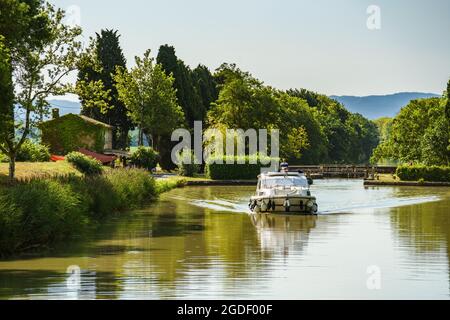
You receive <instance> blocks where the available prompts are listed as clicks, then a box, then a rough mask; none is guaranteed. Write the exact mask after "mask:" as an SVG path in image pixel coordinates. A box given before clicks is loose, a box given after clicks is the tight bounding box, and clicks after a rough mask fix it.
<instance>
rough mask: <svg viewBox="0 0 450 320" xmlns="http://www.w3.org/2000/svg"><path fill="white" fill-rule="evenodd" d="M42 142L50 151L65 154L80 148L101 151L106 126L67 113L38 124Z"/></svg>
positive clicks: (103, 144)
mask: <svg viewBox="0 0 450 320" xmlns="http://www.w3.org/2000/svg"><path fill="white" fill-rule="evenodd" d="M39 128H40V129H41V131H42V136H41V140H42V143H44V144H46V145H49V146H50V149H51V152H52V153H55V154H60V155H65V154H67V153H69V152H72V151H77V150H79V149H80V148H86V149H89V150H93V151H96V152H102V151H103V148H104V146H105V131H106V128H105V127H104V125H101V124H94V123H91V122H87V121H85V120H83V119H82V118H80V116H78V115H74V114H68V115H65V116H62V117H60V118H57V119H54V120H52V121H47V122H43V123H41V124H40V125H39Z"/></svg>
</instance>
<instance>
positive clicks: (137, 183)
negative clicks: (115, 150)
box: [104, 169, 158, 211]
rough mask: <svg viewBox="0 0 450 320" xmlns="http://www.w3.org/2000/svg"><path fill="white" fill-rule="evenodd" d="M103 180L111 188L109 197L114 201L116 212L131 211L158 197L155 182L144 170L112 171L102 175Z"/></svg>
mask: <svg viewBox="0 0 450 320" xmlns="http://www.w3.org/2000/svg"><path fill="white" fill-rule="evenodd" d="M104 178H105V179H106V181H108V183H109V184H110V185H111V186H112V195H111V197H112V198H113V199H115V201H116V208H115V209H116V210H119V211H124V210H129V209H133V208H136V207H138V206H141V205H143V204H145V203H149V202H151V201H152V200H155V198H156V197H157V196H158V194H157V192H156V186H155V180H154V179H153V177H152V176H151V175H150V174H149V173H148V172H147V171H145V170H139V169H123V170H120V169H119V170H112V171H110V172H107V173H106V174H104Z"/></svg>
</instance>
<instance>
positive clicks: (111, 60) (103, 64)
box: [78, 29, 133, 149]
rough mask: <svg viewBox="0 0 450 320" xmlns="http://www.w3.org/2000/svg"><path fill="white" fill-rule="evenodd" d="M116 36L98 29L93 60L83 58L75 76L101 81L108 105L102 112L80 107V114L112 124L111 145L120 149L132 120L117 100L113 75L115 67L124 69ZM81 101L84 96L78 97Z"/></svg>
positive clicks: (113, 33) (112, 31) (126, 144)
mask: <svg viewBox="0 0 450 320" xmlns="http://www.w3.org/2000/svg"><path fill="white" fill-rule="evenodd" d="M119 39H120V35H119V34H118V32H117V30H108V29H107V30H101V32H100V34H99V33H97V34H96V39H95V43H94V46H93V48H92V50H94V51H95V52H94V54H92V55H88V56H90V57H95V59H96V60H97V61H84V63H83V64H82V65H81V66H80V68H79V74H78V79H79V80H84V81H86V80H87V81H98V80H101V81H102V83H103V87H104V90H110V94H109V97H110V100H109V102H108V103H109V104H110V108H108V109H107V110H106V112H102V111H101V110H100V109H99V108H83V109H82V114H84V115H86V116H88V117H91V118H94V119H97V120H99V121H103V122H105V123H108V124H110V125H112V126H114V132H113V148H115V149H124V148H126V147H127V146H128V132H129V130H130V129H132V128H133V123H132V121H131V119H130V118H129V117H128V115H127V109H126V107H125V106H124V104H123V103H122V102H121V101H120V100H119V98H118V93H117V89H116V87H115V82H114V79H113V76H112V75H113V74H114V73H115V71H116V68H117V67H123V68H126V60H125V56H124V55H123V52H122V48H121V47H120V42H119ZM80 98H81V100H82V102H83V98H84V97H80Z"/></svg>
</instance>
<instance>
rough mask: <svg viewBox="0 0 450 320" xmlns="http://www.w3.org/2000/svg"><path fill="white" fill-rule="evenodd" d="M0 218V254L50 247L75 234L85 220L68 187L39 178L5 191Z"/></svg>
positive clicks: (83, 213)
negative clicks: (41, 246)
mask: <svg viewBox="0 0 450 320" xmlns="http://www.w3.org/2000/svg"><path fill="white" fill-rule="evenodd" d="M0 217H1V221H0V228H1V232H0V233H1V234H2V236H1V238H0V239H1V244H0V253H2V254H5V253H13V252H17V251H21V250H27V249H31V248H34V247H37V246H39V245H48V244H52V243H54V242H56V241H58V240H62V239H65V238H67V237H69V236H71V235H73V234H75V233H77V232H79V231H80V230H81V228H82V227H83V226H84V225H85V224H86V223H87V221H88V220H87V216H86V213H85V207H84V206H83V204H82V203H81V201H80V198H79V197H78V196H77V195H76V194H75V193H74V192H73V191H72V190H71V188H70V186H68V185H64V184H62V183H61V182H59V181H56V180H40V179H37V180H32V181H30V182H28V183H19V184H17V185H15V186H13V187H10V188H8V189H6V190H5V191H4V194H3V195H2V197H1V199H0ZM4 234H6V235H7V236H6V237H5V236H4Z"/></svg>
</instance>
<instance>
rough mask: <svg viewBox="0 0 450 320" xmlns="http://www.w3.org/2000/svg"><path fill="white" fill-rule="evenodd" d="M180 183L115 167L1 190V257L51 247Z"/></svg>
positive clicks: (21, 184) (146, 173)
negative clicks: (164, 181)
mask: <svg viewBox="0 0 450 320" xmlns="http://www.w3.org/2000/svg"><path fill="white" fill-rule="evenodd" d="M182 184H183V182H182V181H179V180H176V181H170V183H169V182H168V183H164V184H161V185H160V184H159V183H158V185H157V184H156V182H155V180H154V179H153V178H152V177H151V176H150V175H149V174H148V172H146V171H144V170H137V169H132V170H125V169H119V170H111V171H109V172H107V173H105V174H104V175H97V176H92V177H77V176H74V175H72V176H67V177H64V178H53V179H33V180H31V181H28V182H24V183H17V184H15V185H13V186H10V187H8V188H0V256H5V255H10V254H15V253H18V252H21V251H26V250H31V249H34V248H39V247H42V246H51V245H52V244H54V243H55V242H57V241H60V240H63V239H68V238H70V237H73V236H76V235H78V234H80V232H82V231H83V230H84V227H86V226H87V225H88V224H89V223H90V222H92V221H98V220H99V219H101V218H103V217H106V216H107V215H111V214H113V213H115V212H118V211H122V210H129V209H133V208H136V207H139V206H141V205H143V204H145V203H148V202H150V201H152V200H154V199H155V198H156V197H157V196H158V194H159V192H163V191H167V190H169V189H171V188H174V187H178V186H181V185H182Z"/></svg>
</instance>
